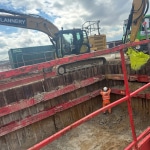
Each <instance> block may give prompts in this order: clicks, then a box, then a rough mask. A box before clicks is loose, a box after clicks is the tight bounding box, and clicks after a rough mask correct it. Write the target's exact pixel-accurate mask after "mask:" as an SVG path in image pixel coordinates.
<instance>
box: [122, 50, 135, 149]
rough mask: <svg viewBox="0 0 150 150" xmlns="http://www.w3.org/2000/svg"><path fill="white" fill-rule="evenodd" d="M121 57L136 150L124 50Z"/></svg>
mask: <svg viewBox="0 0 150 150" xmlns="http://www.w3.org/2000/svg"><path fill="white" fill-rule="evenodd" d="M120 55H121V60H122V61H121V64H122V72H123V74H124V84H125V90H126V96H127V97H128V99H127V105H128V113H129V119H130V126H131V131H132V137H133V140H134V142H135V149H137V137H136V133H135V126H134V120H133V113H132V106H131V97H130V89H129V84H128V77H127V70H126V63H125V57H124V52H123V49H122V50H120Z"/></svg>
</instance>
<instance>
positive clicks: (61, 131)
mask: <svg viewBox="0 0 150 150" xmlns="http://www.w3.org/2000/svg"><path fill="white" fill-rule="evenodd" d="M127 99H128V97H127V96H125V97H123V98H121V99H119V100H117V101H115V102H113V103H111V104H109V105H107V106H105V107H103V108H101V109H98V110H97V111H95V112H93V113H91V114H89V115H87V116H85V117H84V118H82V119H80V120H78V121H76V122H74V123H73V124H71V125H69V126H67V127H65V128H64V129H62V130H60V131H58V132H57V133H55V134H53V135H51V136H50V137H48V138H47V139H45V140H43V141H41V142H40V143H38V144H36V145H34V146H32V147H30V148H29V149H28V150H39V149H41V148H42V147H44V146H46V145H48V144H49V143H51V142H52V141H54V140H56V139H58V138H59V137H61V136H62V135H64V134H65V133H66V132H67V131H70V130H71V129H73V128H75V127H77V126H79V125H80V124H82V123H84V122H86V121H87V120H90V119H92V118H94V117H95V116H97V115H98V114H99V113H101V112H103V111H105V110H107V109H109V108H112V107H114V106H116V105H119V104H121V103H122V102H124V101H126V100H127Z"/></svg>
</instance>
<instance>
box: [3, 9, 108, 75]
mask: <svg viewBox="0 0 150 150" xmlns="http://www.w3.org/2000/svg"><path fill="white" fill-rule="evenodd" d="M0 25H6V26H13V27H19V28H25V29H33V30H37V31H41V32H43V33H45V34H47V35H48V37H49V38H50V41H51V43H52V44H53V46H54V47H55V53H56V59H57V58H63V57H67V56H69V55H80V54H84V53H90V52H91V48H92V46H93V45H95V44H94V42H95V41H94V40H95V39H96V40H97V41H96V42H98V43H101V46H100V47H98V46H97V47H96V49H95V50H101V49H104V48H106V36H103V35H101V34H99V35H95V36H96V37H95V36H93V37H91V39H92V40H91V42H93V43H89V38H88V35H87V31H86V30H83V29H69V30H63V28H62V30H59V29H58V28H57V27H56V26H55V25H54V24H53V23H51V22H50V21H48V20H47V19H45V18H43V17H41V16H39V15H31V14H23V13H19V12H15V11H11V10H5V9H0ZM104 63H106V59H105V58H104V57H96V58H90V59H88V60H84V61H78V62H75V63H71V64H64V65H61V66H58V67H57V73H58V74H64V73H66V72H70V71H74V70H77V69H82V68H85V67H90V66H94V65H101V64H104Z"/></svg>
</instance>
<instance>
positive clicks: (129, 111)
mask: <svg viewBox="0 0 150 150" xmlns="http://www.w3.org/2000/svg"><path fill="white" fill-rule="evenodd" d="M100 53H101V52H100ZM120 55H121V60H122V61H121V63H122V71H123V75H124V84H125V89H126V91H125V93H126V96H125V97H124V98H121V99H119V100H117V101H115V102H113V103H111V104H109V105H108V106H105V107H103V108H101V109H99V110H97V111H95V112H93V113H91V114H90V115H88V116H86V117H84V118H82V119H80V120H78V121H76V122H75V123H73V124H71V125H69V126H67V127H66V128H64V129H62V130H60V131H59V132H57V133H55V134H54V135H52V136H50V137H49V138H47V139H45V140H43V141H41V142H40V143H38V144H36V145H34V146H33V147H31V148H29V149H28V150H39V149H41V148H42V147H44V146H46V145H47V144H49V143H51V142H52V141H54V140H55V139H58V138H59V137H60V136H62V135H63V134H65V133H66V132H67V131H69V130H71V129H72V128H75V127H77V126H79V125H80V124H82V123H84V122H85V121H87V120H89V119H91V118H93V117H95V116H97V115H98V114H99V113H101V112H102V111H105V110H107V109H109V108H112V107H114V106H116V105H119V104H120V103H122V102H124V101H127V105H128V113H129V119H130V126H131V131H132V138H133V143H134V144H133V148H135V149H136V150H138V139H137V136H136V133H135V126H134V120H133V114H132V107H131V97H132V96H135V95H136V94H138V93H139V92H141V91H142V90H144V89H146V88H147V87H149V86H150V83H148V84H146V85H144V86H143V87H141V88H139V89H138V90H136V91H134V92H132V93H130V90H129V84H128V76H127V71H126V66H125V58H124V53H123V50H122V49H121V50H120Z"/></svg>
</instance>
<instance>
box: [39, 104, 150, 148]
mask: <svg viewBox="0 0 150 150" xmlns="http://www.w3.org/2000/svg"><path fill="white" fill-rule="evenodd" d="M133 117H134V120H135V126H136V133H137V135H139V134H140V133H141V132H142V131H144V129H146V128H147V126H148V125H150V121H145V123H144V120H143V119H144V118H145V117H144V118H143V117H142V116H141V115H140V114H139V113H136V112H133ZM131 141H132V135H131V129H130V124H129V118H128V112H127V109H126V108H123V107H120V106H117V107H115V108H113V110H112V114H108V113H107V114H99V115H98V116H97V117H95V118H93V119H91V120H89V121H87V122H85V123H83V124H82V125H80V126H78V127H77V128H75V129H73V130H71V131H70V132H68V133H67V134H65V135H64V136H62V137H61V138H59V139H58V140H56V141H54V142H52V143H51V144H49V145H47V146H46V147H44V148H43V149H42V150H123V149H124V148H125V147H126V146H128V144H129V143H130V142H131Z"/></svg>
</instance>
